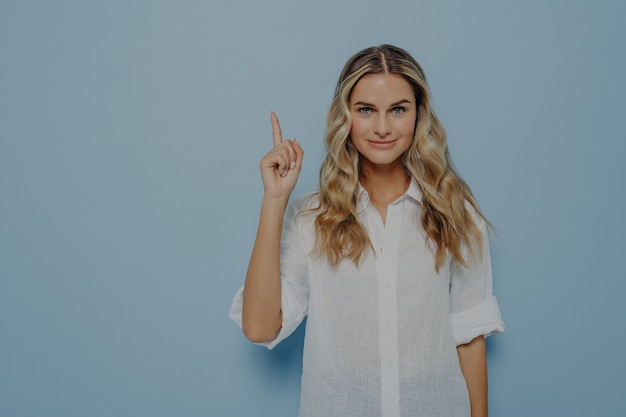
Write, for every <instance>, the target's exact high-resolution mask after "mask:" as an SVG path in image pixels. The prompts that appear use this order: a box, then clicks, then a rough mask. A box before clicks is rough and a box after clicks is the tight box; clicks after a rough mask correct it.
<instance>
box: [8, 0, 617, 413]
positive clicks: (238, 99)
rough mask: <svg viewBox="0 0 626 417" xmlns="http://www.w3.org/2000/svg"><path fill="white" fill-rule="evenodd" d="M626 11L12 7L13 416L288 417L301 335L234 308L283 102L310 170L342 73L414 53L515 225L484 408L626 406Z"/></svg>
mask: <svg viewBox="0 0 626 417" xmlns="http://www.w3.org/2000/svg"><path fill="white" fill-rule="evenodd" d="M625 20H626V3H624V2H621V1H602V0H600V1H591V0H584V1H565V0H563V1H557V0H552V1H525V2H521V1H496V0H493V1H487V0H479V1H473V2H466V1H462V0H446V1H430V2H429V1H403V0H399V1H397V2H394V3H383V2H379V1H371V0H361V1H358V2H357V1H344V2H337V1H334V0H332V1H331V0H323V1H321V0H320V1H315V2H307V3H304V2H293V1H278V0H271V1H265V2H252V1H249V2H243V1H242V2H236V1H233V2H226V1H212V2H202V1H178V2H174V1H171V2H165V1H130V2H128V1H107V2H104V1H102V2H82V1H73V2H71V1H56V2H44V1H40V2H28V1H23V2H9V1H4V2H2V3H1V5H0V57H1V58H0V61H1V64H0V415H1V416H65V417H71V416H119V417H121V416H172V415H180V416H207V415H210V416H249V415H257V416H279V417H280V416H285V417H286V416H294V415H295V413H296V410H297V403H298V392H299V377H300V366H301V349H302V337H303V333H302V331H301V330H300V331H299V332H298V333H297V334H296V335H294V337H293V338H292V339H290V340H289V341H286V342H285V343H284V344H283V345H282V346H279V347H278V348H277V349H276V350H274V351H272V352H269V351H266V350H265V349H263V348H260V347H257V346H254V345H251V344H249V343H248V342H247V341H246V340H245V339H244V337H243V336H242V335H241V333H240V331H239V329H238V328H237V327H236V326H235V325H234V324H232V323H231V322H230V321H229V320H228V318H227V311H228V308H229V305H230V302H231V300H232V296H233V294H234V292H235V290H236V289H237V288H238V287H239V285H241V283H242V282H243V278H244V274H245V269H246V265H247V261H248V256H249V252H250V249H251V247H252V242H253V238H254V234H255V229H256V223H257V216H258V214H257V212H258V207H259V203H260V198H261V191H262V190H261V182H260V178H259V175H258V168H257V166H258V160H259V158H260V157H261V156H262V155H263V154H264V153H265V152H266V151H267V150H268V149H269V148H270V147H271V136H270V124H269V116H268V113H269V111H270V110H274V111H276V112H277V113H278V114H279V116H280V117H281V121H282V124H283V132H284V133H285V135H286V136H288V137H293V136H297V137H298V138H299V139H300V140H301V142H302V144H303V146H304V147H305V150H306V152H307V153H306V159H305V168H304V172H303V173H302V175H301V181H300V183H299V185H298V189H297V190H296V193H298V194H299V193H302V192H304V191H308V190H311V189H313V188H314V187H315V185H316V178H317V169H318V166H319V163H320V161H321V157H322V145H321V136H322V134H323V130H324V120H325V113H326V109H327V106H328V104H329V101H330V97H331V94H332V91H333V88H334V83H335V80H336V78H337V76H338V74H339V70H340V69H341V66H342V65H343V63H344V62H345V60H346V59H347V58H348V57H349V56H350V55H351V54H352V53H354V52H356V51H357V50H359V49H361V48H363V47H366V46H370V45H372V44H380V43H384V42H388V43H395V44H398V45H399V46H402V47H404V48H406V49H408V50H409V51H410V52H412V53H413V55H414V56H415V57H416V58H417V59H418V60H419V61H420V62H421V63H422V64H423V66H424V68H425V71H426V73H427V75H428V76H429V81H430V84H431V89H432V93H433V95H434V105H435V109H436V111H437V112H438V114H439V116H440V118H441V119H442V121H443V122H444V124H445V126H446V128H447V130H448V134H449V140H450V148H451V152H452V155H453V159H454V161H455V163H456V165H457V168H458V169H459V171H460V172H461V174H462V175H463V176H464V177H465V179H466V180H467V181H468V182H469V183H470V184H471V186H472V188H473V190H474V192H475V194H476V196H477V198H478V199H479V201H480V203H481V206H482V208H483V209H484V211H485V213H486V214H487V216H488V217H489V218H490V220H491V221H492V222H493V223H494V225H496V226H497V228H498V229H499V236H498V237H497V238H496V239H495V240H494V242H493V263H494V272H495V292H496V294H497V296H498V299H499V301H500V304H501V308H502V313H503V316H504V319H505V321H506V324H507V330H506V332H505V333H504V334H502V335H499V336H495V337H492V338H490V339H489V340H488V349H489V355H490V383H491V396H490V403H491V413H492V415H493V416H555V415H571V416H589V415H602V416H622V415H625V414H626V404H625V402H624V392H626V384H625V383H624V375H625V374H626V361H624V352H626V324H625V322H626V320H625V315H624V310H623V298H624V293H625V292H626V273H625V272H624V252H625V249H626V244H625V243H624V236H625V235H626V221H625V220H624V216H623V213H624V210H625V209H626V199H625V197H624V190H625V187H624V180H625V179H626V168H625V167H626V164H625V163H624V162H623V158H624V153H625V151H626V134H625V133H624V125H623V120H624V119H623V117H624V114H625V113H626V104H625V101H624V97H626V83H625V77H626V47H625V45H626V44H625V43H624V39H626V25H624V21H625Z"/></svg>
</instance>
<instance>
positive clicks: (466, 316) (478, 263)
mask: <svg viewBox="0 0 626 417" xmlns="http://www.w3.org/2000/svg"><path fill="white" fill-rule="evenodd" d="M474 220H475V221H476V222H477V225H478V227H479V228H480V229H481V231H482V233H483V248H482V253H478V252H479V251H475V252H476V253H475V255H474V256H468V253H467V252H468V251H465V254H464V255H465V259H466V260H467V261H466V263H467V267H465V266H463V265H460V264H457V263H455V262H453V265H452V270H451V277H450V320H451V323H452V334H453V336H454V341H455V343H456V344H457V346H458V345H462V344H464V343H468V342H470V341H471V340H472V339H474V338H475V337H478V336H481V335H482V336H489V335H490V334H492V333H500V332H502V331H504V322H503V321H502V317H501V314H500V308H499V306H498V302H497V300H496V297H495V296H494V295H493V289H492V273H491V255H490V252H489V239H488V235H487V226H486V224H485V222H484V221H483V220H482V219H480V218H477V217H475V219H474Z"/></svg>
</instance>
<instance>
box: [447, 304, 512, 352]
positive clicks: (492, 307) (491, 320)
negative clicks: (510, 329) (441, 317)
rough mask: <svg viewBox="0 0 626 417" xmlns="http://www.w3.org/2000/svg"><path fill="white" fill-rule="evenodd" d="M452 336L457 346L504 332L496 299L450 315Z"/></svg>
mask: <svg viewBox="0 0 626 417" xmlns="http://www.w3.org/2000/svg"><path fill="white" fill-rule="evenodd" d="M450 318H451V321H452V335H453V337H454V342H455V343H456V345H457V346H459V345H462V344H465V343H469V342H471V341H472V340H473V339H474V338H476V337H478V336H485V337H486V336H489V335H490V334H492V333H501V332H503V331H504V322H503V321H502V317H501V316H500V308H499V307H498V301H497V300H496V297H494V296H490V297H489V298H486V299H484V300H483V301H482V302H481V303H480V304H478V305H476V306H474V307H472V308H470V309H469V310H466V311H462V312H460V313H454V314H451V315H450Z"/></svg>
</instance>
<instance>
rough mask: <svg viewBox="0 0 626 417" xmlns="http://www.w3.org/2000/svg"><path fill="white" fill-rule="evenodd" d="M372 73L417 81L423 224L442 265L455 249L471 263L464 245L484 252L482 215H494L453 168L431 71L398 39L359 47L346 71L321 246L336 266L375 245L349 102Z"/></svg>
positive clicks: (415, 144)
mask: <svg viewBox="0 0 626 417" xmlns="http://www.w3.org/2000/svg"><path fill="white" fill-rule="evenodd" d="M371 74H396V75H399V76H401V77H403V78H404V79H405V80H406V81H407V82H408V83H409V84H410V85H411V87H412V89H413V92H414V94H415V99H416V104H417V106H418V113H417V121H416V128H415V135H414V138H413V141H412V143H411V145H410V146H409V148H408V149H407V151H406V152H405V153H404V155H403V158H402V162H403V164H404V169H405V170H406V172H407V174H408V175H409V176H410V177H411V178H413V179H414V180H415V181H416V182H417V184H418V186H419V188H420V190H421V192H422V201H421V205H422V210H421V219H420V221H421V225H422V227H423V229H424V231H425V233H426V235H427V237H428V239H429V240H430V241H431V243H432V244H434V247H433V249H434V255H435V269H436V270H437V271H439V268H440V267H441V266H442V264H443V263H444V261H445V259H446V256H447V254H448V253H449V254H451V256H452V258H453V259H454V260H456V261H458V262H459V263H461V264H462V265H467V264H466V261H467V259H465V258H464V256H463V247H466V248H468V250H469V255H470V256H475V255H476V254H477V253H476V252H477V251H476V248H477V249H478V251H481V250H482V244H483V239H484V238H483V234H482V233H481V230H480V228H479V227H478V225H477V222H476V220H475V218H481V219H482V220H484V221H485V222H486V219H485V218H484V216H483V214H482V213H481V211H480V209H479V207H478V204H477V203H476V200H475V199H474V197H473V196H472V193H471V191H470V188H469V187H468V186H467V184H466V183H465V182H464V181H463V179H461V177H460V176H459V175H457V174H456V172H455V171H454V169H453V168H452V164H451V161H450V156H449V153H448V146H447V141H446V133H445V130H444V128H443V126H442V124H441V123H440V122H439V119H438V118H437V116H436V115H435V113H434V112H433V110H432V109H431V107H430V94H429V91H428V86H427V84H426V77H425V76H424V71H423V70H422V68H421V67H420V65H419V64H418V63H417V62H416V61H415V59H413V57H411V55H409V53H407V52H406V51H405V50H403V49H401V48H398V47H395V46H392V45H381V46H377V47H370V48H367V49H364V50H362V51H360V52H358V53H356V54H355V55H354V56H352V58H350V59H349V60H348V62H347V63H346V65H345V66H344V68H343V70H342V71H341V75H340V77H339V81H338V82H337V88H336V89H335V94H334V97H333V99H332V102H331V105H330V109H329V111H328V117H327V130H326V134H325V138H324V142H325V145H326V151H327V154H326V157H325V159H324V161H323V163H322V166H321V169H320V175H319V193H318V198H319V206H318V207H317V208H316V209H315V210H316V211H317V216H316V219H315V230H316V249H315V250H316V252H317V253H319V254H321V255H323V256H325V257H326V258H327V260H328V261H329V262H330V263H331V265H334V266H336V265H337V264H338V263H339V262H340V261H341V260H342V259H344V258H347V259H350V260H352V261H353V262H354V263H355V264H357V265H358V264H359V261H360V260H361V258H362V257H363V255H364V254H365V252H366V251H367V250H369V249H371V247H372V246H371V243H370V240H369V237H368V235H367V231H366V230H365V228H364V227H363V226H362V225H361V223H359V221H358V216H357V211H356V203H357V197H358V193H359V187H358V181H359V174H360V158H361V156H360V154H359V152H358V151H357V150H356V148H355V147H354V145H353V144H352V141H351V139H350V129H351V126H352V118H351V115H350V109H349V102H350V94H351V92H352V90H353V88H354V86H355V85H356V84H357V83H358V82H359V80H360V79H361V78H363V77H364V76H366V75H371ZM472 211H473V212H474V213H475V214H473V213H472ZM487 224H488V223H487ZM478 253H480V252H478Z"/></svg>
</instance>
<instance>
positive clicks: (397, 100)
mask: <svg viewBox="0 0 626 417" xmlns="http://www.w3.org/2000/svg"><path fill="white" fill-rule="evenodd" d="M349 105H350V113H351V114H352V128H351V130H350V137H351V139H352V143H353V144H354V146H355V148H356V149H357V150H358V151H359V152H360V153H361V155H362V158H361V163H362V164H365V165H370V166H371V168H375V167H376V166H389V165H394V164H400V165H402V160H401V157H402V155H403V154H404V152H405V151H406V150H407V149H408V148H409V146H410V144H411V141H412V140H413V135H414V133H415V126H416V125H415V121H416V119H417V107H416V103H415V96H414V95H413V89H412V88H411V85H410V84H409V83H408V82H407V81H406V80H405V79H404V78H402V77H401V76H399V75H395V74H373V75H366V76H365V77H363V78H361V79H360V80H359V81H358V82H357V83H356V85H355V86H354V88H353V89H352V94H351V96H350V103H349Z"/></svg>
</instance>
